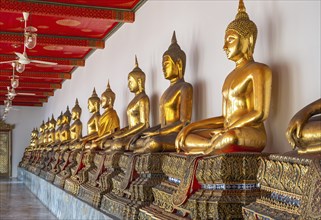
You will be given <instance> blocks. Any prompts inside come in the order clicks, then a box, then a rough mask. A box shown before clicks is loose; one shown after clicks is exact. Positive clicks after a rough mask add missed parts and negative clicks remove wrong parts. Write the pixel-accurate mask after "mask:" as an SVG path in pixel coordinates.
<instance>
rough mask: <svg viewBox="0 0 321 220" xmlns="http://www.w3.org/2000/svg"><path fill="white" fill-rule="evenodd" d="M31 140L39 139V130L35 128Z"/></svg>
mask: <svg viewBox="0 0 321 220" xmlns="http://www.w3.org/2000/svg"><path fill="white" fill-rule="evenodd" d="M31 138H32V139H34V138H38V130H37V128H34V129H33V130H32V132H31Z"/></svg>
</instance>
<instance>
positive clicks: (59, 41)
mask: <svg viewBox="0 0 321 220" xmlns="http://www.w3.org/2000/svg"><path fill="white" fill-rule="evenodd" d="M21 42H23V33H16V32H0V43H10V44H21ZM37 45H40V46H46V45H59V46H72V47H84V48H94V49H104V48H105V41H104V40H100V39H92V38H90V39H89V38H78V37H77V38H73V37H70V36H55V35H43V34H38V35H37Z"/></svg>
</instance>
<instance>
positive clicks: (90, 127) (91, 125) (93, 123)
mask: <svg viewBox="0 0 321 220" xmlns="http://www.w3.org/2000/svg"><path fill="white" fill-rule="evenodd" d="M99 109H100V99H99V97H98V95H97V93H96V89H95V88H94V90H93V93H92V95H91V97H90V98H89V99H88V110H89V112H90V113H92V115H91V117H90V118H89V120H88V122H87V135H86V136H84V137H82V138H81V139H80V141H81V142H82V145H83V146H85V144H86V143H87V142H88V141H91V140H93V139H94V138H96V137H97V134H98V121H99V118H100V112H99Z"/></svg>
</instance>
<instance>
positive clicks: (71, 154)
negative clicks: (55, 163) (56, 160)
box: [53, 149, 80, 188]
mask: <svg viewBox="0 0 321 220" xmlns="http://www.w3.org/2000/svg"><path fill="white" fill-rule="evenodd" d="M79 152H80V150H79V149H76V150H72V151H68V152H66V153H65V154H64V161H65V162H64V163H63V164H61V165H60V166H59V167H60V170H61V171H60V173H58V174H56V176H55V179H54V181H53V183H54V184H55V185H56V186H58V187H60V188H64V185H65V181H66V179H67V178H69V177H70V176H71V173H72V169H75V168H74V167H75V166H77V158H76V157H77V155H78V154H79Z"/></svg>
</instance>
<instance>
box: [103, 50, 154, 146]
mask: <svg viewBox="0 0 321 220" xmlns="http://www.w3.org/2000/svg"><path fill="white" fill-rule="evenodd" d="M128 88H129V90H130V92H132V93H134V94H135V97H134V98H133V99H132V100H131V102H130V103H129V105H128V106H127V111H126V112H127V119H128V126H127V127H125V128H122V129H121V130H119V131H117V132H115V133H114V134H113V135H112V137H111V139H108V140H106V141H105V143H104V148H105V149H106V152H109V151H117V150H125V147H126V146H127V144H128V143H129V141H130V139H131V138H132V137H133V135H135V134H137V133H138V132H141V131H142V130H144V129H146V128H149V109H150V104H149V98H148V96H147V95H146V93H145V73H144V72H143V71H142V70H141V69H140V68H139V66H138V61H137V57H136V56H135V68H134V69H133V70H132V71H131V72H130V73H129V74H128ZM127 150H128V149H127Z"/></svg>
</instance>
